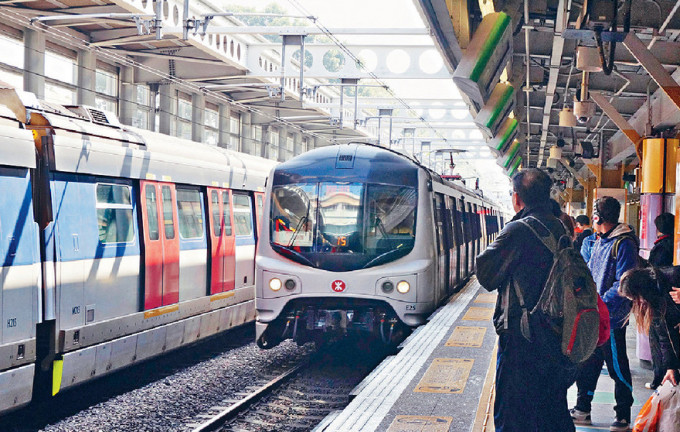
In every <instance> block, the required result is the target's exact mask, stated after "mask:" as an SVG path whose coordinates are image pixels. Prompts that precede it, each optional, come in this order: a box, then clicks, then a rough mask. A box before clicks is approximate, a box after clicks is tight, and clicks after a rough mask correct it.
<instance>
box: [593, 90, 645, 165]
mask: <svg viewBox="0 0 680 432" xmlns="http://www.w3.org/2000/svg"><path fill="white" fill-rule="evenodd" d="M590 98H591V99H592V100H593V101H595V103H596V104H597V105H598V106H599V107H600V108H601V109H602V111H604V113H605V114H607V117H609V119H610V120H611V121H613V122H614V124H615V125H616V126H617V127H618V128H619V129H620V130H621V132H623V134H624V135H625V136H626V138H628V139H629V140H630V142H632V143H633V145H634V146H635V152H636V153H637V155H638V158H639V159H640V160H642V149H641V148H640V143H641V142H642V137H641V136H640V134H638V133H637V131H636V130H635V129H634V128H633V126H631V125H630V123H628V121H627V120H626V119H625V118H623V116H622V115H621V114H620V113H619V112H618V111H617V110H616V108H614V105H612V104H611V103H610V102H609V100H607V97H606V96H604V95H603V94H602V93H600V92H590Z"/></svg>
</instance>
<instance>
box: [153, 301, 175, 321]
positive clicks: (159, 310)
mask: <svg viewBox="0 0 680 432" xmlns="http://www.w3.org/2000/svg"><path fill="white" fill-rule="evenodd" d="M178 310H179V305H178V304H174V305H170V306H163V307H159V308H157V309H152V310H149V311H146V312H144V319H147V318H153V317H157V316H161V315H165V314H167V313H170V312H177V311H178Z"/></svg>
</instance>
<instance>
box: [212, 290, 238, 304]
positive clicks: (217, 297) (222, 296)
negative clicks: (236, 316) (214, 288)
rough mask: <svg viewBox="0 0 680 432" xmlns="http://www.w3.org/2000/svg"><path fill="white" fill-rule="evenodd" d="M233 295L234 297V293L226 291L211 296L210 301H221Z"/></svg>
mask: <svg viewBox="0 0 680 432" xmlns="http://www.w3.org/2000/svg"><path fill="white" fill-rule="evenodd" d="M234 295H235V294H234V291H227V292H223V293H219V294H215V295H211V296H210V301H211V302H214V301H217V300H222V299H225V298H229V297H234Z"/></svg>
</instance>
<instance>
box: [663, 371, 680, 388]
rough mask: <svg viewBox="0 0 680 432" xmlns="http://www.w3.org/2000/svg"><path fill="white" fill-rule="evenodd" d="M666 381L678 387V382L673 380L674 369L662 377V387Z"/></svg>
mask: <svg viewBox="0 0 680 432" xmlns="http://www.w3.org/2000/svg"><path fill="white" fill-rule="evenodd" d="M666 381H670V382H671V384H673V385H674V386H676V385H678V381H677V380H676V379H675V369H668V370H667V371H666V375H665V376H664V377H663V380H662V381H661V384H662V385H663V383H665V382H666Z"/></svg>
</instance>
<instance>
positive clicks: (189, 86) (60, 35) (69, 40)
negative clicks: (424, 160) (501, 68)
mask: <svg viewBox="0 0 680 432" xmlns="http://www.w3.org/2000/svg"><path fill="white" fill-rule="evenodd" d="M0 16H4V17H5V18H7V19H10V20H13V21H14V22H19V23H22V24H24V25H25V27H30V17H28V16H26V15H24V14H22V13H20V12H18V11H15V10H11V11H10V10H3V11H0ZM318 24H320V23H318ZM323 28H325V27H323ZM40 29H41V30H43V31H44V32H46V33H47V34H49V35H50V37H51V38H52V39H54V40H56V41H57V42H59V43H63V44H64V45H66V46H71V47H74V49H83V50H89V51H92V52H95V53H96V54H97V55H98V56H99V57H100V58H101V59H103V60H107V61H111V62H113V63H116V64H119V65H123V66H130V67H134V68H138V69H140V70H143V71H146V72H149V73H151V74H153V75H155V76H157V77H159V79H160V81H161V83H162V84H175V85H177V87H178V89H180V90H183V91H187V92H188V93H190V94H191V93H198V94H203V95H205V96H209V97H211V98H212V99H213V100H215V101H218V102H224V103H226V104H228V105H231V106H233V107H235V108H237V109H239V110H241V111H244V112H248V113H253V114H259V115H262V116H263V117H265V118H269V119H271V120H272V121H273V122H275V123H277V124H281V125H283V126H286V127H288V128H290V129H291V130H294V131H300V132H301V133H304V134H306V135H308V136H311V137H315V138H319V139H321V140H324V141H327V142H330V143H332V142H334V140H335V137H327V136H325V134H321V133H318V131H312V130H308V129H305V128H304V127H301V126H299V125H297V124H295V123H293V122H289V121H287V120H285V119H284V118H281V117H279V116H276V115H272V114H269V113H267V112H265V111H262V110H259V109H257V108H254V107H252V106H249V105H246V104H244V103H240V102H239V101H237V100H235V99H232V98H230V97H228V96H226V95H225V94H223V93H219V92H214V91H210V90H207V89H205V88H204V87H202V86H199V85H196V84H193V83H192V82H188V81H185V80H182V79H181V78H177V77H175V76H173V75H171V74H168V73H166V72H164V71H161V70H158V69H155V68H153V67H150V66H147V65H144V64H142V63H139V62H137V61H135V60H133V59H131V58H129V57H127V56H124V55H121V54H119V53H116V52H114V51H112V50H108V49H100V48H99V47H96V46H92V45H90V44H89V43H88V42H86V41H83V40H82V39H79V38H78V37H76V36H74V35H72V34H70V33H68V32H66V31H62V30H60V29H58V28H53V27H45V26H42V25H41V26H40ZM325 32H326V34H327V36H328V37H329V38H331V40H335V41H336V43H339V44H340V45H339V46H341V47H342V48H343V51H345V52H346V53H347V54H348V55H349V56H350V57H351V58H353V59H354V60H355V61H358V62H359V64H360V63H361V62H360V61H359V59H358V58H357V57H356V56H354V55H353V54H352V53H351V51H349V50H348V49H347V47H345V46H344V45H343V44H342V42H340V41H339V40H337V38H336V37H335V36H334V35H333V34H332V33H330V32H329V31H328V29H325ZM78 67H79V68H81V69H82V66H81V65H79V66H78ZM371 76H372V77H373V79H375V80H376V81H377V82H380V83H382V81H381V80H380V79H379V78H378V77H377V75H375V74H373V73H371ZM46 78H47V79H49V78H50V77H46ZM70 85H73V84H70ZM382 85H385V84H384V83H383V84H382ZM386 87H387V86H386ZM388 92H389V93H390V96H392V97H393V98H394V99H395V100H396V101H398V102H399V103H400V104H402V105H403V106H404V107H405V108H406V109H407V110H408V111H409V113H410V114H412V115H413V116H414V119H416V120H420V121H421V122H423V123H424V124H425V125H426V126H427V127H429V128H430V129H431V130H433V131H434V132H435V133H436V134H437V135H438V136H440V137H442V139H444V140H446V138H445V137H444V136H443V135H442V134H441V133H440V132H439V131H438V130H437V129H436V128H434V127H433V126H432V125H430V124H429V123H428V122H427V121H426V120H425V119H424V118H423V117H421V116H418V114H417V113H416V112H415V110H414V109H413V108H412V107H411V106H409V104H408V103H407V102H406V101H404V100H403V99H402V98H400V97H398V96H397V95H396V94H395V93H394V91H393V90H392V89H390V88H388ZM105 96H106V97H108V98H109V99H114V96H111V95H105ZM115 98H117V100H118V101H125V102H132V103H134V104H136V105H138V103H137V101H136V100H133V101H127V100H125V99H124V98H122V95H117V96H115ZM172 99H173V100H176V99H181V98H172ZM147 107H148V108H150V109H152V110H154V111H155V112H161V113H168V114H172V115H177V113H174V112H168V111H164V110H162V109H159V108H155V107H152V106H144V108H147ZM205 111H207V109H205ZM178 117H179V116H178ZM180 121H182V122H184V123H191V124H200V123H195V122H194V121H193V120H190V119H187V118H182V119H181V120H180ZM200 126H206V125H205V124H200ZM213 129H215V128H214V127H213ZM239 138H240V139H242V140H251V141H253V142H257V143H260V142H261V141H258V140H255V139H253V138H249V137H243V136H240V137H239ZM264 144H267V143H266V142H264Z"/></svg>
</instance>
